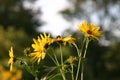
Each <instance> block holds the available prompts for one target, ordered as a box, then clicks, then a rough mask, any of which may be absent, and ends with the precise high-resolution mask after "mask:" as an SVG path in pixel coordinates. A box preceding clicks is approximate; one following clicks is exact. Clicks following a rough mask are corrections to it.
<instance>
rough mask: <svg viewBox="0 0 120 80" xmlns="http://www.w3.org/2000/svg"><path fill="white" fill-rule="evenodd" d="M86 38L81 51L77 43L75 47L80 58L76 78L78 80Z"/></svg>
mask: <svg viewBox="0 0 120 80" xmlns="http://www.w3.org/2000/svg"><path fill="white" fill-rule="evenodd" d="M85 40H86V39H84V40H83V43H82V48H81V52H79V49H78V47H77V45H75V48H76V49H77V53H78V59H79V61H78V67H77V73H76V78H75V80H78V75H79V71H80V64H81V56H82V51H83V47H84V44H85Z"/></svg>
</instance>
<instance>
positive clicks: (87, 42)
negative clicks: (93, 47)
mask: <svg viewBox="0 0 120 80" xmlns="http://www.w3.org/2000/svg"><path fill="white" fill-rule="evenodd" d="M88 44H89V39H88V38H86V44H85V51H84V54H83V58H85V57H86V52H87V48H88ZM81 69H82V70H81V80H83V72H84V63H82V68H81Z"/></svg>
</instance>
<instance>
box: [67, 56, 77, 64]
mask: <svg viewBox="0 0 120 80" xmlns="http://www.w3.org/2000/svg"><path fill="white" fill-rule="evenodd" d="M75 61H76V58H75V57H73V56H70V57H69V58H68V62H69V63H71V64H72V63H74V62H75Z"/></svg>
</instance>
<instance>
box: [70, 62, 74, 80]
mask: <svg viewBox="0 0 120 80" xmlns="http://www.w3.org/2000/svg"><path fill="white" fill-rule="evenodd" d="M70 66H71V69H72V71H71V76H72V80H74V69H73V64H70Z"/></svg>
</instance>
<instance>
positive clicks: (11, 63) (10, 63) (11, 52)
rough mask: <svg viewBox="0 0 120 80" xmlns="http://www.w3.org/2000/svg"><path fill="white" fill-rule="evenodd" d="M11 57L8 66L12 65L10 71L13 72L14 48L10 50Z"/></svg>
mask: <svg viewBox="0 0 120 80" xmlns="http://www.w3.org/2000/svg"><path fill="white" fill-rule="evenodd" d="M9 56H10V59H9V61H8V64H9V65H10V71H12V68H13V63H14V62H15V58H14V55H13V47H11V48H10V50H9Z"/></svg>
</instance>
